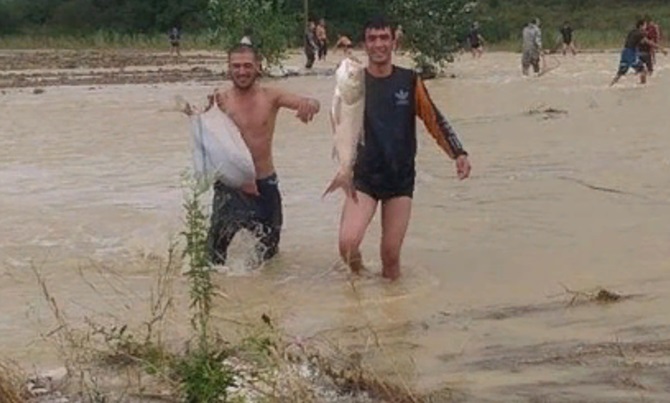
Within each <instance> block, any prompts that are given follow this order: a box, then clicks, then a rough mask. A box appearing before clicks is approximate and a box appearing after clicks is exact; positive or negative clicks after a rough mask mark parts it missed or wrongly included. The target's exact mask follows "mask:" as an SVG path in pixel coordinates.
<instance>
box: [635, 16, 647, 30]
mask: <svg viewBox="0 0 670 403" xmlns="http://www.w3.org/2000/svg"><path fill="white" fill-rule="evenodd" d="M646 22H647V21H646V20H645V19H644V18H640V19H639V20H637V23H635V28H641V27H642V26H643V25H644V24H645V23H646Z"/></svg>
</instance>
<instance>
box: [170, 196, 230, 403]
mask: <svg viewBox="0 0 670 403" xmlns="http://www.w3.org/2000/svg"><path fill="white" fill-rule="evenodd" d="M189 190H190V192H189V194H188V195H187V197H186V200H185V202H184V209H185V211H186V219H185V221H186V230H185V231H184V232H183V233H182V234H183V236H184V237H185V238H186V249H185V251H184V255H185V256H186V257H188V265H189V270H188V271H187V272H186V273H185V274H186V276H187V277H188V280H189V283H190V294H191V309H192V310H193V311H194V312H193V316H192V318H191V324H192V326H193V329H194V330H195V332H196V336H197V339H198V344H197V347H196V348H195V350H193V351H191V352H188V353H187V354H186V355H185V356H184V358H182V359H181V360H179V362H178V363H177V365H176V368H175V370H176V375H177V376H178V378H179V380H180V382H181V389H182V393H183V395H184V399H185V401H187V402H189V403H204V402H218V401H223V402H225V401H227V399H228V396H227V389H228V387H230V386H234V379H233V372H232V371H231V369H229V368H228V367H227V366H226V364H225V363H224V360H225V358H226V357H227V351H226V350H225V349H223V348H219V347H217V345H219V344H220V343H214V342H212V341H211V339H210V329H209V320H210V312H211V308H212V299H213V296H214V286H213V284H212V278H211V274H212V271H213V270H212V266H211V263H210V262H209V257H208V255H207V230H208V225H207V216H206V215H205V213H204V211H203V210H204V209H203V206H202V204H201V202H200V197H201V196H202V194H203V192H201V191H199V190H197V187H196V186H195V184H191V185H190V186H189Z"/></svg>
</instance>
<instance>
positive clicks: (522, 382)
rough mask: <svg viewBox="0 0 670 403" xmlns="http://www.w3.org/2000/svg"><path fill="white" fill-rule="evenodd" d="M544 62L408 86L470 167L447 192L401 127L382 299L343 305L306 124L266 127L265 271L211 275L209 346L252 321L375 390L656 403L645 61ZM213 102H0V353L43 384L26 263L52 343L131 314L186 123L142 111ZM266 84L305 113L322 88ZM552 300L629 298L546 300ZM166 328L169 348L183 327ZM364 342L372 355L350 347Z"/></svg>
mask: <svg viewBox="0 0 670 403" xmlns="http://www.w3.org/2000/svg"><path fill="white" fill-rule="evenodd" d="M203 60H204V59H203ZM208 60H209V59H208ZM335 61H336V60H330V61H329V64H328V66H331V67H332V64H333V63H334V62H335ZM301 62H302V61H301V60H300V58H299V57H297V58H295V57H294V59H293V60H292V61H290V62H289V64H291V63H293V64H294V65H299V63H301ZM548 62H549V64H550V65H552V66H558V65H559V64H560V66H558V67H557V68H556V69H554V70H552V71H551V72H549V73H548V74H546V75H545V76H543V77H541V78H539V79H527V78H523V77H521V76H520V74H519V55H516V54H509V53H492V54H486V55H485V56H484V57H483V58H482V59H481V60H477V61H474V60H472V59H471V58H469V57H467V55H466V57H462V58H461V59H459V60H458V61H457V62H456V63H455V64H453V65H452V66H450V72H452V73H453V74H455V76H456V78H450V79H440V80H434V81H430V82H429V83H428V86H429V90H430V91H431V93H432V95H433V98H434V100H435V102H436V103H437V104H438V105H439V106H440V108H442V110H443V111H444V112H445V113H446V115H447V116H448V117H449V118H450V119H451V121H452V123H453V125H454V126H455V128H456V129H457V131H458V132H459V133H460V136H461V138H462V140H463V142H464V144H465V146H466V148H467V149H468V151H469V152H470V154H471V159H472V163H473V166H474V170H473V175H472V178H471V179H470V180H468V181H464V182H459V181H458V180H457V179H456V175H455V169H454V166H453V164H452V163H451V162H450V161H449V160H448V159H447V158H446V157H445V155H443V154H442V153H441V152H440V151H439V150H438V147H437V146H436V145H435V144H434V142H433V141H432V140H431V139H430V138H429V136H428V135H426V132H425V130H424V129H423V127H422V126H420V129H419V133H418V136H419V139H420V150H419V155H418V180H417V191H416V197H415V207H414V210H413V218H412V222H411V226H410V229H409V233H408V236H407V241H406V244H405V247H404V253H403V256H402V258H403V265H404V268H403V274H404V277H403V278H402V279H401V280H400V281H399V282H398V283H396V284H391V285H390V284H386V283H384V282H382V281H380V280H379V279H367V280H361V281H359V282H357V283H356V284H355V287H352V286H351V284H350V282H349V281H348V280H347V276H346V273H345V272H343V271H341V270H339V269H338V267H337V265H336V264H335V263H336V262H337V250H336V233H337V223H338V213H339V208H340V204H341V201H342V196H341V195H337V196H335V197H330V198H327V199H325V200H321V199H320V196H321V192H322V191H323V189H324V187H325V186H326V184H327V183H328V181H329V179H330V178H331V176H332V174H333V170H334V168H335V166H334V163H333V162H332V161H331V160H330V150H331V135H330V131H329V126H328V119H327V117H326V115H325V113H322V114H321V115H319V117H318V119H317V120H316V121H315V122H314V123H312V124H310V125H308V126H306V125H303V124H302V123H300V122H299V121H297V120H296V119H295V118H294V117H293V116H292V114H291V113H288V112H284V113H282V114H281V115H280V117H279V122H278V125H277V132H276V139H275V150H276V151H275V152H276V153H275V161H276V166H277V169H278V173H279V177H280V186H281V190H282V191H283V195H284V208H285V227H284V232H283V238H282V251H281V255H280V257H279V258H277V259H276V260H275V261H273V262H272V263H271V264H268V265H266V266H265V267H263V268H262V269H260V270H258V271H254V272H249V271H248V270H245V269H244V268H243V262H244V256H245V251H246V250H247V249H248V245H247V244H245V242H243V241H244V237H241V238H240V239H239V240H238V241H236V245H235V247H234V248H233V252H234V253H233V256H232V263H231V266H232V268H233V271H232V273H230V274H228V275H223V274H222V275H220V276H218V277H217V278H216V281H217V284H218V285H220V286H221V288H222V291H223V293H225V295H226V298H221V299H219V300H218V302H217V306H216V312H215V316H216V318H217V321H218V324H219V325H220V327H221V328H222V329H224V330H225V329H228V328H229V327H230V326H229V323H230V321H231V320H235V321H245V320H257V318H258V317H259V315H260V313H262V312H267V313H269V314H272V315H274V317H276V318H278V319H277V320H278V322H279V323H280V325H281V326H282V327H283V328H284V329H286V331H287V332H288V333H289V334H291V335H295V336H296V337H302V338H309V337H311V336H318V337H325V338H328V339H329V340H337V342H338V343H339V345H340V346H341V348H343V349H345V351H347V350H351V351H359V352H364V353H367V358H368V359H369V360H370V362H372V363H374V365H375V368H376V369H378V370H379V371H380V373H382V374H388V375H393V374H395V375H399V376H400V377H401V378H402V379H404V380H405V381H407V382H410V383H412V384H413V385H416V386H417V387H418V388H419V389H422V390H432V389H438V388H441V387H451V388H454V389H456V390H459V391H461V392H462V393H463V394H464V396H465V399H466V400H467V401H473V402H487V401H492V402H511V401H515V402H516V401H529V402H530V401H532V402H541V401H551V402H554V401H561V402H564V401H575V402H576V401H589V402H633V401H647V402H648V401H654V402H662V401H670V332H669V330H670V315H668V306H670V260H669V259H668V252H669V245H670V232H669V231H668V229H669V228H670V175H669V174H668V172H669V170H670V134H669V131H668V124H669V122H670V120H669V116H668V108H669V106H670V102H669V101H670V92H668V91H667V88H668V86H669V85H670V76H668V74H667V65H668V59H667V58H665V57H662V56H660V57H659V66H658V71H657V73H656V75H655V76H654V77H652V78H651V80H650V82H649V85H647V86H646V87H641V86H638V85H637V83H636V80H635V79H634V78H633V77H627V78H625V79H624V80H622V82H621V83H620V85H618V86H616V87H614V88H608V87H607V84H608V83H609V81H610V79H611V78H612V74H613V72H614V70H615V68H616V67H617V63H618V55H617V54H615V53H603V54H589V55H580V56H578V57H577V58H571V57H568V58H563V57H554V56H552V57H550V58H549V60H548ZM54 67H56V68H62V67H63V66H58V65H56V66H54ZM66 67H67V66H66ZM97 67H99V66H97ZM112 67H115V66H112ZM219 67H220V66H219ZM17 68H18V67H17ZM217 68H218V67H217ZM17 71H18V70H17ZM41 71H44V72H45V73H44V74H47V73H48V69H42V70H41ZM5 73H6V72H5ZM215 85H224V86H225V85H229V84H228V83H225V82H222V81H212V82H208V83H202V82H198V81H192V80H191V81H185V82H177V83H160V84H154V83H153V81H152V84H146V83H145V84H132V85H106V86H99V87H95V88H89V87H88V86H87V85H82V86H50V87H45V88H46V91H45V92H44V93H41V94H34V93H33V91H32V88H31V87H27V88H8V89H5V90H4V91H5V92H4V94H3V95H0V111H2V119H0V194H2V197H1V198H0V209H1V211H2V214H1V215H0V226H1V227H2V229H3V231H2V233H0V257H1V261H0V264H1V271H0V276H1V278H2V281H1V282H0V293H1V295H2V304H1V305H0V354H2V355H5V356H9V357H12V358H14V359H16V360H19V361H20V362H22V363H24V364H26V365H36V366H40V367H42V366H45V367H48V366H50V365H57V364H58V359H57V356H56V354H55V351H54V349H53V347H52V346H51V345H50V344H49V343H46V342H44V341H43V340H42V339H41V338H40V337H39V335H40V333H44V332H48V331H49V330H50V329H52V328H53V321H52V320H51V319H50V315H49V313H48V311H47V309H46V306H45V304H44V303H43V302H42V299H41V296H40V292H39V289H38V287H37V285H36V281H35V279H34V276H33V274H32V270H31V266H34V267H38V268H39V269H40V270H41V271H42V272H43V273H44V275H45V277H46V279H47V281H48V282H49V284H50V287H51V291H52V293H53V294H54V296H55V297H56V298H57V299H58V300H59V301H60V303H61V304H62V306H63V308H64V309H65V310H66V311H67V312H68V314H69V317H70V319H71V320H72V321H73V322H75V323H77V322H82V321H83V319H84V317H86V316H96V317H99V318H111V317H115V318H117V319H118V320H121V321H126V322H137V323H139V322H140V321H141V320H142V319H144V318H145V316H146V312H145V311H142V310H141V309H140V307H142V306H143V304H144V302H146V300H147V299H148V297H149V295H148V294H149V291H148V290H149V288H150V286H151V284H152V276H153V274H154V272H153V271H154V270H155V269H154V267H155V265H152V264H151V262H152V261H153V259H152V256H164V255H165V253H166V250H167V246H168V243H169V240H170V238H171V237H177V236H178V232H179V231H180V229H181V226H182V222H181V217H182V210H181V203H182V190H181V188H180V173H181V172H182V171H183V170H184V169H185V168H187V167H188V166H189V164H190V160H189V158H190V155H189V133H188V125H187V121H186V119H185V118H184V117H183V116H180V115H178V114H176V113H173V112H165V111H163V110H164V109H165V108H168V107H170V106H171V105H172V99H173V97H174V96H175V95H177V94H181V95H183V96H185V97H186V98H187V99H190V100H198V99H204V96H205V94H206V93H207V92H208V91H210V90H211V88H212V87H213V86H215ZM268 85H275V86H278V87H282V88H287V89H290V90H293V91H297V92H299V93H302V94H305V95H310V96H313V97H316V98H318V99H319V100H320V101H321V102H322V104H323V106H324V109H325V107H328V106H329V103H330V95H331V91H332V85H333V83H332V79H331V78H329V77H297V78H290V79H287V80H279V81H271V82H268ZM19 87H20V86H19ZM208 201H209V200H208ZM378 236H379V221H378V220H377V219H375V221H374V222H373V224H372V226H371V229H370V231H369V233H368V236H367V238H366V239H365V241H364V253H365V258H366V260H367V261H368V263H369V265H370V266H371V268H372V270H374V271H378V270H379V259H378V256H377V253H378V249H377V248H378V239H379V238H378ZM563 286H565V287H567V288H569V289H571V290H575V291H578V290H592V289H596V288H597V287H604V288H606V289H607V290H610V291H613V292H616V293H618V294H620V295H623V296H630V298H622V299H620V300H618V301H615V302H612V303H598V302H588V301H587V302H581V303H573V304H569V303H570V302H571V299H572V296H573V294H571V293H568V292H566V291H565V289H564V288H563ZM178 288H179V292H180V293H181V294H180V295H186V294H185V290H184V287H183V284H182V282H180V284H179V285H178ZM172 327H173V330H174V331H176V332H182V333H185V332H187V331H188V322H187V321H185V320H183V318H176V319H174V322H173V323H172ZM371 329H374V331H372V330H371ZM375 338H377V339H378V341H379V343H380V345H381V348H372V347H371V345H372V344H375V343H376V342H375V341H373V340H374V339H375Z"/></svg>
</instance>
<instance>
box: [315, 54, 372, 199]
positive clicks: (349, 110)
mask: <svg viewBox="0 0 670 403" xmlns="http://www.w3.org/2000/svg"><path fill="white" fill-rule="evenodd" d="M364 114H365V66H364V65H363V64H362V63H361V62H359V61H358V60H356V59H354V58H352V57H348V58H346V59H344V60H343V61H342V62H341V63H340V65H339V66H338V68H337V70H336V71H335V93H334V95H333V104H332V107H331V110H330V121H331V124H332V128H333V137H334V147H333V157H334V158H336V159H337V162H338V163H339V168H338V171H337V173H336V174H335V178H333V180H332V182H331V183H330V185H329V186H328V188H327V189H326V191H325V192H324V193H323V196H326V195H327V194H328V193H331V192H333V191H335V190H336V189H337V188H342V189H344V191H345V192H346V194H347V195H348V196H350V197H353V198H354V199H355V198H356V190H355V189H354V184H353V176H354V175H353V168H354V163H355V161H356V149H357V147H358V143H359V142H361V141H362V138H363V116H364Z"/></svg>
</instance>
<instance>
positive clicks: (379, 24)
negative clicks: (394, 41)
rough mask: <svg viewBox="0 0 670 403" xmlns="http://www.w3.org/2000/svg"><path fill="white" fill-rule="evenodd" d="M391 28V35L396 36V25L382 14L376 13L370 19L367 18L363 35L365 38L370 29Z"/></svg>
mask: <svg viewBox="0 0 670 403" xmlns="http://www.w3.org/2000/svg"><path fill="white" fill-rule="evenodd" d="M386 28H388V29H390V30H391V36H392V37H393V38H395V25H394V24H393V23H392V22H391V21H389V20H388V19H387V18H386V17H385V16H384V15H382V14H375V15H373V16H372V17H371V18H370V19H368V20H367V22H366V23H365V26H364V27H363V37H364V38H365V33H366V32H367V31H368V29H386Z"/></svg>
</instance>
